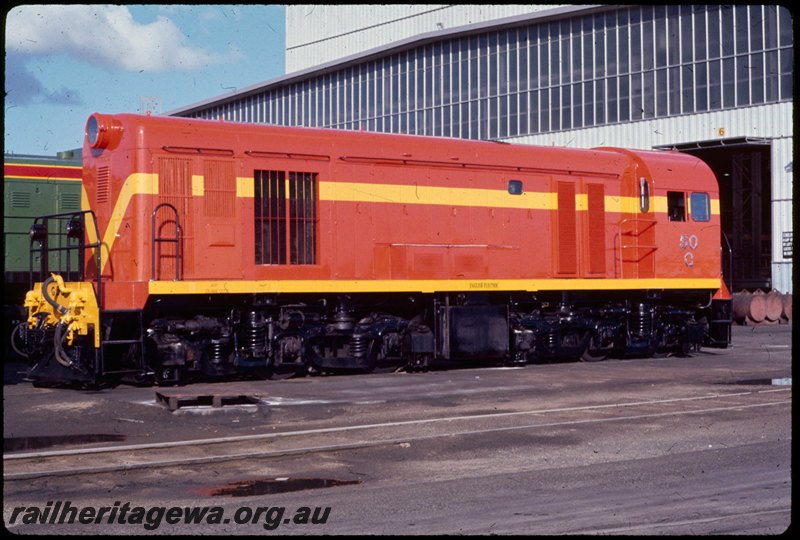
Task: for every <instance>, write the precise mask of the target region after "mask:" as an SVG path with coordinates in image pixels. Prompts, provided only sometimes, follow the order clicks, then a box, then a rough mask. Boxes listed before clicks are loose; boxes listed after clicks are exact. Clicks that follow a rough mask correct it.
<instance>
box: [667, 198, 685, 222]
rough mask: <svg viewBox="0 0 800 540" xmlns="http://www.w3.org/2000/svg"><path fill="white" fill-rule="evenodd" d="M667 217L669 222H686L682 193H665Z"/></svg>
mask: <svg viewBox="0 0 800 540" xmlns="http://www.w3.org/2000/svg"><path fill="white" fill-rule="evenodd" d="M667 215H668V216H669V220H670V221H686V202H685V201H684V196H683V192H682V191H667Z"/></svg>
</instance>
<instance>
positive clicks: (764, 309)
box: [733, 289, 792, 325]
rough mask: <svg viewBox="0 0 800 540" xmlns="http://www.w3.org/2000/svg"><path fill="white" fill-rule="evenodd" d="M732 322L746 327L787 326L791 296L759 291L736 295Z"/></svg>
mask: <svg viewBox="0 0 800 540" xmlns="http://www.w3.org/2000/svg"><path fill="white" fill-rule="evenodd" d="M733 320H734V321H736V322H737V323H739V324H746V325H760V324H788V323H790V322H791V321H792V295H791V294H782V293H780V292H778V291H774V290H773V291H770V292H767V293H765V292H764V291H762V290H760V289H757V290H756V291H754V292H752V293H751V292H748V291H742V292H739V293H736V294H734V295H733Z"/></svg>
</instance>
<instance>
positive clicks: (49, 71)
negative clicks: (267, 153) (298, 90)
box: [3, 4, 285, 156]
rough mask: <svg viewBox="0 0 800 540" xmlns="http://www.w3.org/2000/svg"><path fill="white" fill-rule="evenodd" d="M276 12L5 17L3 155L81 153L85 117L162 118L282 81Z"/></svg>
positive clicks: (138, 8) (281, 23) (23, 12)
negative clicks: (155, 110) (144, 112)
mask: <svg viewBox="0 0 800 540" xmlns="http://www.w3.org/2000/svg"><path fill="white" fill-rule="evenodd" d="M284 13H285V11H284V7H283V6H278V5H228V4H225V5H211V4H199V5H109V6H102V5H68V4H57V5H21V6H16V7H12V8H11V9H7V10H6V12H5V21H4V23H5V103H4V105H5V107H4V110H3V113H4V114H3V120H4V152H5V153H9V154H10V153H13V154H31V155H44V156H54V155H56V154H57V153H58V152H61V151H65V150H72V149H75V148H80V147H82V145H83V133H84V128H85V126H86V120H87V119H88V118H89V116H90V115H91V114H92V113H95V112H99V113H107V114H115V113H137V112H140V105H141V104H142V103H151V102H152V101H151V100H148V99H143V98H158V100H159V101H158V102H159V103H160V111H161V113H162V114H163V113H168V112H170V111H172V110H175V109H178V108H180V107H183V106H186V105H191V104H193V103H197V102H199V101H204V100H206V99H210V98H215V97H219V96H224V95H226V94H230V93H232V92H235V91H236V90H240V89H242V88H245V87H248V86H252V85H254V84H257V83H261V82H264V81H268V80H271V79H274V78H276V77H279V76H281V75H284V69H285V68H284V66H285V60H284V49H285V30H284V27H285V16H284Z"/></svg>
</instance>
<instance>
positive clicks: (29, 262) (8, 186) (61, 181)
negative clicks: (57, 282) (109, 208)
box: [3, 149, 82, 358]
mask: <svg viewBox="0 0 800 540" xmlns="http://www.w3.org/2000/svg"><path fill="white" fill-rule="evenodd" d="M81 177H82V159H81V150H80V149H79V150H72V151H66V152H59V153H58V154H57V155H56V156H50V157H45V156H30V155H13V154H5V155H3V250H4V253H3V261H4V262H3V321H4V324H3V338H4V339H3V343H4V352H5V358H10V357H14V356H15V354H16V353H15V351H14V347H13V344H12V342H11V340H12V337H13V336H12V335H11V329H13V328H16V326H17V323H19V322H20V321H21V320H23V319H24V318H26V316H27V315H26V313H25V311H24V309H22V307H21V306H22V304H23V301H24V299H25V293H26V292H27V291H28V290H29V288H30V277H31V269H32V268H33V269H34V270H35V269H37V268H39V267H40V265H41V261H40V260H39V257H38V254H37V253H34V254H31V249H30V243H31V241H30V230H31V225H32V224H33V221H34V219H35V218H36V217H37V216H42V215H49V214H59V213H64V212H73V211H75V212H79V211H80V209H81ZM53 229H54V232H51V234H50V238H48V243H49V245H50V246H51V247H57V246H59V245H62V244H65V238H66V234H65V229H66V220H64V223H59V227H58V228H55V227H54V228H53ZM48 267H49V269H50V270H52V271H54V272H56V271H66V270H67V269H68V268H67V258H66V255H65V252H60V251H58V250H52V251H51V252H50V260H49V261H48ZM69 267H70V268H69V269H70V270H72V271H75V270H77V269H78V261H77V259H74V258H73V260H71V261H69Z"/></svg>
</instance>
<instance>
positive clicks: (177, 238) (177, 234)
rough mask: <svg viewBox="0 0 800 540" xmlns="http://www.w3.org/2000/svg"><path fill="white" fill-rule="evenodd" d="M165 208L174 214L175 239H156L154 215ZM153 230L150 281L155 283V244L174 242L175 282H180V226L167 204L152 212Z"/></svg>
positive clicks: (162, 204) (157, 207)
mask: <svg viewBox="0 0 800 540" xmlns="http://www.w3.org/2000/svg"><path fill="white" fill-rule="evenodd" d="M162 206H166V207H169V208H171V209H172V211H173V212H174V213H175V239H172V238H160V237H158V238H157V237H156V213H157V212H158V210H159V209H160V208H161V207H162ZM152 221H153V229H152V238H151V240H152V244H151V245H150V275H151V278H150V281H156V244H157V243H161V242H174V243H175V280H174V281H180V279H181V278H180V269H181V225H180V221H179V218H178V211H177V210H176V209H175V207H174V206H172V205H171V204H169V203H161V204H159V205H158V206H156V207H155V209H154V210H153V220H152Z"/></svg>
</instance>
